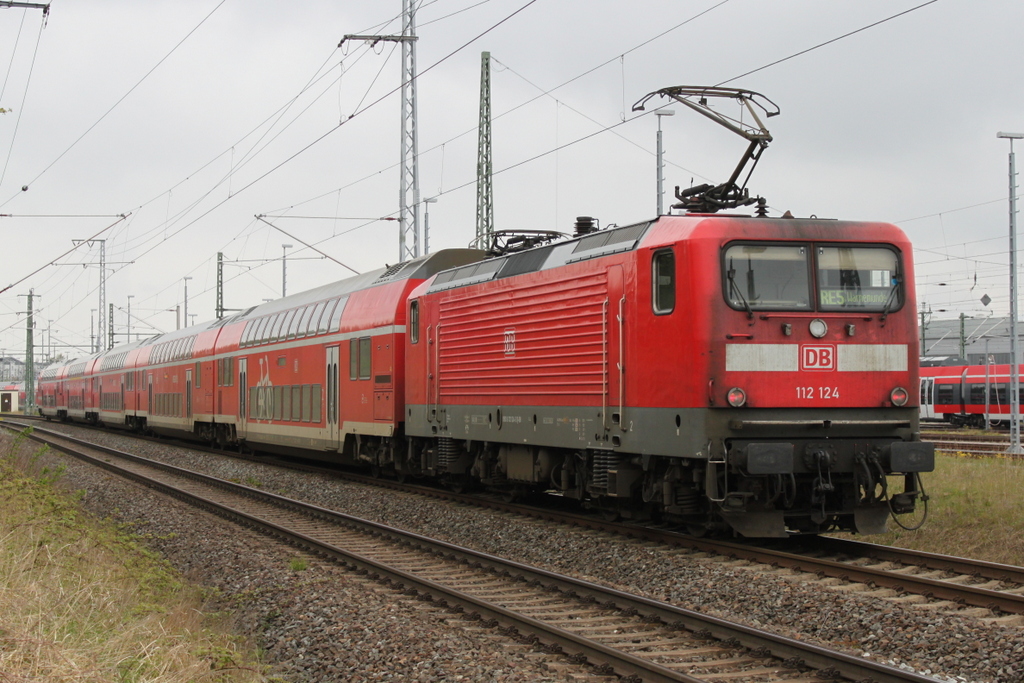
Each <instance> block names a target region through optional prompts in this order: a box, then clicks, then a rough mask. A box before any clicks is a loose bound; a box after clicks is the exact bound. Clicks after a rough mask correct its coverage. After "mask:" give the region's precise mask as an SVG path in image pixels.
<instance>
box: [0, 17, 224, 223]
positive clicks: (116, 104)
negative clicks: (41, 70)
mask: <svg viewBox="0 0 1024 683" xmlns="http://www.w3.org/2000/svg"><path fill="white" fill-rule="evenodd" d="M225 2H227V0H220V2H219V3H217V6H216V7H214V8H213V9H212V10H211V11H210V13H209V14H207V15H206V16H205V17H203V19H202V21H200V22H199V23H198V24H196V26H195V28H193V29H192V30H191V31H189V32H188V33H187V34H186V35H185V37H184V38H182V39H181V40H179V41H178V43H177V44H176V45H175V46H174V47H173V48H171V51H170V52H168V53H167V54H166V55H164V56H163V58H162V59H161V60H160V61H158V62H157V63H156V64H155V65H154V66H153V67H152V68H151V69H150V70H149V71H147V72H146V73H145V75H144V76H143V77H142V78H140V79H139V80H138V82H136V83H135V85H133V86H132V87H131V88H129V89H128V92H126V93H125V94H124V95H122V96H121V97H120V98H119V99H118V100H117V101H116V102H114V104H112V105H111V106H110V108H109V109H107V111H105V112H104V113H103V115H101V116H100V117H99V118H98V119H96V122H95V123H93V124H92V125H91V126H89V127H88V128H87V129H86V130H85V132H84V133H82V134H81V135H79V136H78V137H77V138H76V139H75V141H74V142H72V143H71V144H70V145H68V147H67V148H66V149H65V150H64V151H63V152H61V153H60V154H58V155H57V158H55V159H54V160H53V161H51V162H50V163H49V164H47V165H46V167H45V168H43V170H42V171H40V172H39V173H38V174H37V175H36V176H35V177H34V178H33V179H32V180H31V181H29V182H28V183H25V186H31V185H33V184H35V182H36V181H37V180H39V179H40V178H41V177H43V175H44V174H45V173H46V172H47V171H49V170H50V169H51V168H53V166H54V165H55V164H56V163H57V162H58V161H60V160H61V159H63V158H64V156H65V155H66V154H67V153H68V152H70V151H71V150H72V149H74V148H75V146H76V145H78V143H79V142H81V141H82V139H83V138H85V136H86V135H88V134H89V133H91V132H92V130H93V129H94V128H96V126H98V125H100V123H102V121H103V120H104V119H105V118H107V116H109V115H110V112H112V111H114V109H116V108H117V106H118V105H119V104H121V103H122V102H124V101H125V100H126V99H127V98H128V96H129V95H131V94H132V93H133V92H135V90H136V89H137V88H138V87H139V86H140V85H142V83H143V82H144V81H145V80H146V79H147V78H149V77H150V75H151V74H152V73H153V72H154V71H156V70H157V69H158V68H160V65H161V64H163V63H164V62H166V61H167V59H168V58H169V57H170V56H171V55H173V54H174V53H175V52H176V51H177V50H178V48H179V47H181V46H182V45H183V44H184V43H185V41H186V40H188V39H189V38H190V37H191V36H192V34H194V33H195V32H196V31H198V30H199V28H200V27H201V26H202V25H203V24H205V23H206V21H207V20H208V19H209V18H210V17H212V16H213V15H214V13H215V12H216V11H217V10H219V9H220V8H221V6H222V5H223V4H224V3H225ZM40 31H42V29H40ZM36 47H37V48H38V43H37V45H36ZM34 61H35V58H34V57H33V62H34ZM8 160H9V159H8ZM6 170H7V167H6V165H5V166H4V171H5V173H6ZM2 183H3V176H0V184H2ZM17 196H18V194H14V195H12V196H11V197H10V198H9V199H7V201H5V202H4V203H3V204H0V208H2V207H4V206H7V204H9V203H10V202H11V200H13V199H14V198H15V197H17Z"/></svg>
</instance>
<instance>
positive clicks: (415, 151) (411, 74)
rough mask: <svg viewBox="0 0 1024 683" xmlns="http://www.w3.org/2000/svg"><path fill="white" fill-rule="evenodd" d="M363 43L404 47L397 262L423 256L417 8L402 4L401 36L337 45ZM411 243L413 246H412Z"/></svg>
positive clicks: (409, 2) (358, 37)
mask: <svg viewBox="0 0 1024 683" xmlns="http://www.w3.org/2000/svg"><path fill="white" fill-rule="evenodd" d="M347 40H361V41H365V42H369V43H370V44H371V45H376V44H377V43H380V42H390V43H401V44H402V145H401V147H402V162H401V170H400V173H401V176H400V180H399V208H398V220H399V227H398V261H399V263H401V262H403V261H408V260H409V259H414V258H417V257H418V256H419V255H420V172H419V133H418V132H417V117H416V40H417V37H416V4H415V2H414V0H402V35H400V36H379V35H373V36H370V35H365V36H364V35H352V34H350V35H346V36H345V37H343V38H342V39H341V42H340V43H338V47H339V48H340V47H341V46H342V45H344V44H345V41H347ZM410 242H411V243H412V244H411V246H410V244H409V243H410Z"/></svg>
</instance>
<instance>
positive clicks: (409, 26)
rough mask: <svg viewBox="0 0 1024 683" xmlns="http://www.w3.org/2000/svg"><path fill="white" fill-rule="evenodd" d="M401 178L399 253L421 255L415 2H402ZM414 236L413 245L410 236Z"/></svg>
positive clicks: (404, 257)
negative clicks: (410, 245) (410, 242)
mask: <svg viewBox="0 0 1024 683" xmlns="http://www.w3.org/2000/svg"><path fill="white" fill-rule="evenodd" d="M402 13H403V19H402V39H403V40H402V181H401V187H400V190H399V192H400V194H401V199H400V202H399V220H400V225H401V227H400V228H399V231H400V232H399V233H398V256H399V260H400V261H408V260H409V259H411V258H416V257H418V256H419V255H420V170H419V152H420V148H419V139H418V134H417V130H416V128H417V126H416V122H417V119H416V5H415V0H403V2H402ZM410 238H411V239H412V248H410V247H409V244H408V242H409V240H410Z"/></svg>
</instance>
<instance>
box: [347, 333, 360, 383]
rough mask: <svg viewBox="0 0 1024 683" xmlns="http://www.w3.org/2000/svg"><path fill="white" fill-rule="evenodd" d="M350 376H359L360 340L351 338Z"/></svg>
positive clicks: (351, 377) (349, 354) (349, 353)
mask: <svg viewBox="0 0 1024 683" xmlns="http://www.w3.org/2000/svg"><path fill="white" fill-rule="evenodd" d="M348 378H349V379H358V378H359V340H358V339H350V340H349V342H348Z"/></svg>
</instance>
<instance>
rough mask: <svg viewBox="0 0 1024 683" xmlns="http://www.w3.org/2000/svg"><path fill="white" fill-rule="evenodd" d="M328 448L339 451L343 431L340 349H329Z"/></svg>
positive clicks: (335, 347)
mask: <svg viewBox="0 0 1024 683" xmlns="http://www.w3.org/2000/svg"><path fill="white" fill-rule="evenodd" d="M326 373H327V439H328V441H327V447H328V448H331V449H337V448H338V447H339V446H340V443H339V442H340V439H341V430H340V428H339V424H338V419H339V416H338V380H339V377H340V376H339V375H338V347H337V346H328V347H327V360H326Z"/></svg>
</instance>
